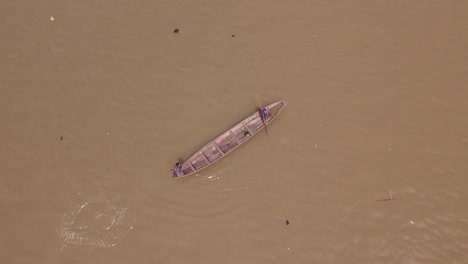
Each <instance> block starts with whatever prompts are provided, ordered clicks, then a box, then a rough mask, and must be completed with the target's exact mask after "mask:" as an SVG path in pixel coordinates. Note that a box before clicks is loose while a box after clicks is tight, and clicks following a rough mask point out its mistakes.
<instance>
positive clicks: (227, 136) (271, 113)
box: [173, 100, 287, 178]
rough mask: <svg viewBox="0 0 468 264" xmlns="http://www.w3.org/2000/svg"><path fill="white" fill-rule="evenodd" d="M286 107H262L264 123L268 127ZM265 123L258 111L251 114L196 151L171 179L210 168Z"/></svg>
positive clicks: (277, 103)
mask: <svg viewBox="0 0 468 264" xmlns="http://www.w3.org/2000/svg"><path fill="white" fill-rule="evenodd" d="M286 105H287V103H286V101H284V100H280V101H277V102H274V103H271V104H269V105H267V106H264V107H265V108H267V109H268V114H267V115H266V118H265V123H266V124H267V125H268V124H269V123H270V122H271V121H273V120H274V119H275V118H276V117H277V116H278V114H279V113H280V112H281V110H283V108H284V107H285V106H286ZM265 123H264V122H263V120H262V118H261V117H260V114H259V111H255V112H253V113H252V114H250V115H249V116H248V117H246V118H245V119H243V120H242V121H240V122H239V123H237V124H236V125H235V126H233V127H231V128H230V129H228V130H227V131H225V132H224V133H222V134H221V135H219V136H218V137H216V138H215V139H213V140H211V141H210V142H208V143H207V144H206V145H204V146H203V147H201V148H200V149H199V150H197V151H196V152H195V153H194V154H193V155H192V156H190V158H188V159H187V160H186V161H185V162H184V163H182V169H181V170H180V171H179V172H178V173H175V174H177V176H175V174H174V176H173V177H176V178H182V177H185V176H189V175H191V174H194V173H196V172H199V171H200V170H202V169H204V168H206V167H208V166H210V165H211V164H213V163H215V162H216V161H218V160H220V159H221V158H222V157H224V156H226V155H227V154H229V153H231V152H232V151H233V150H234V149H236V148H238V147H239V146H240V145H242V144H244V143H245V142H247V141H248V140H249V139H250V138H252V137H253V136H255V135H256V134H257V133H259V132H260V131H261V130H262V128H264V127H265Z"/></svg>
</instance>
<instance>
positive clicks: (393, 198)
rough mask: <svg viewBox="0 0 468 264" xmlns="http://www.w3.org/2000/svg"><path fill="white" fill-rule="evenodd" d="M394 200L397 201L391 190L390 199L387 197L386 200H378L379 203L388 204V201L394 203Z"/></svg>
mask: <svg viewBox="0 0 468 264" xmlns="http://www.w3.org/2000/svg"><path fill="white" fill-rule="evenodd" d="M393 200H396V197H393V195H392V190H391V189H390V197H387V198H384V199H377V202H387V201H393Z"/></svg>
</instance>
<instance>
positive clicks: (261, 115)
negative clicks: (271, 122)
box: [259, 107, 269, 122]
mask: <svg viewBox="0 0 468 264" xmlns="http://www.w3.org/2000/svg"><path fill="white" fill-rule="evenodd" d="M259 112H260V117H261V118H262V120H263V121H264V122H266V116H267V114H268V113H269V112H268V109H267V108H266V107H263V108H262V109H260V111H259Z"/></svg>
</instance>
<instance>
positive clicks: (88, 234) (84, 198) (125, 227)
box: [57, 193, 136, 248]
mask: <svg viewBox="0 0 468 264" xmlns="http://www.w3.org/2000/svg"><path fill="white" fill-rule="evenodd" d="M135 220H136V218H135V210H134V208H132V206H131V203H130V202H129V201H128V199H126V198H124V197H122V196H121V195H118V194H115V193H98V194H94V193H86V194H84V193H78V194H77V196H76V197H75V198H74V199H73V200H72V201H71V202H70V203H69V205H68V207H67V209H66V210H65V212H64V214H63V217H62V219H61V221H60V223H59V225H58V228H57V234H58V239H59V241H60V243H62V244H64V245H67V246H74V247H101V248H108V247H113V246H115V245H117V244H118V243H119V242H120V241H122V239H123V238H124V237H125V236H126V235H127V233H128V231H130V230H131V229H133V225H134V223H135Z"/></svg>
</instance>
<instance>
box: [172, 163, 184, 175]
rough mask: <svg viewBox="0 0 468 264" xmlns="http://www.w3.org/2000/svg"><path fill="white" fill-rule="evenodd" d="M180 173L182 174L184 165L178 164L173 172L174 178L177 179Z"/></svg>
mask: <svg viewBox="0 0 468 264" xmlns="http://www.w3.org/2000/svg"><path fill="white" fill-rule="evenodd" d="M180 173H182V165H181V164H180V163H179V162H177V163H176V164H175V166H174V169H173V170H172V176H173V177H177V176H178V175H179V174H180Z"/></svg>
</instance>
